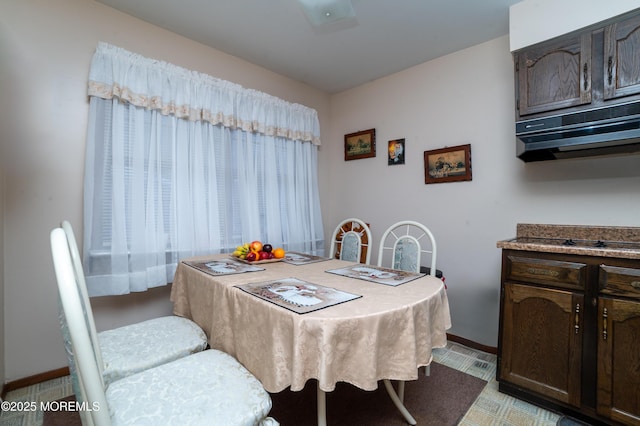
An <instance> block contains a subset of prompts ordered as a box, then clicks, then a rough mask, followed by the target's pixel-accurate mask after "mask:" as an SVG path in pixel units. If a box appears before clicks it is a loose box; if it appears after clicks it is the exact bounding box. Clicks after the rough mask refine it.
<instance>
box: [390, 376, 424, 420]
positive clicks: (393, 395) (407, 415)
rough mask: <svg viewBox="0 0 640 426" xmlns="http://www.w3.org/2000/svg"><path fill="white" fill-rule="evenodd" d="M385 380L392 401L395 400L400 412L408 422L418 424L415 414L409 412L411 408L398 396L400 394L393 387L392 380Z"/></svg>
mask: <svg viewBox="0 0 640 426" xmlns="http://www.w3.org/2000/svg"><path fill="white" fill-rule="evenodd" d="M383 382H384V387H385V388H387V393H388V394H389V397H391V401H393V403H394V404H395V406H396V408H397V409H398V410H399V411H400V413H402V415H403V416H404V418H405V419H406V420H407V423H409V424H410V425H415V424H417V422H416V420H415V419H414V418H413V416H411V413H409V410H407V408H406V407H405V406H404V404H403V403H402V401H400V398H398V394H397V393H396V391H395V389H393V386H392V385H391V381H390V380H389V379H384V380H383Z"/></svg>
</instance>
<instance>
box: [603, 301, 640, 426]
mask: <svg viewBox="0 0 640 426" xmlns="http://www.w3.org/2000/svg"><path fill="white" fill-rule="evenodd" d="M598 333H599V336H598V393H597V399H598V408H597V409H598V414H600V415H603V416H605V417H608V418H611V419H612V420H615V421H618V422H620V423H623V424H628V425H640V398H639V397H638V396H639V395H640V393H639V392H640V350H639V346H638V345H639V344H638V341H639V340H640V302H638V301H629V300H622V299H613V298H609V297H600V298H599V301H598Z"/></svg>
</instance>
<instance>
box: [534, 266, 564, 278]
mask: <svg viewBox="0 0 640 426" xmlns="http://www.w3.org/2000/svg"><path fill="white" fill-rule="evenodd" d="M527 272H528V273H530V274H532V275H546V276H548V277H557V276H558V275H560V274H559V273H558V271H550V270H548V269H542V268H528V269H527Z"/></svg>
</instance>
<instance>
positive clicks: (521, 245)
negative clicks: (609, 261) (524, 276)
mask: <svg viewBox="0 0 640 426" xmlns="http://www.w3.org/2000/svg"><path fill="white" fill-rule="evenodd" d="M566 239H572V240H574V241H577V242H582V241H589V242H593V241H605V242H607V243H609V242H610V243H612V244H611V246H610V247H593V245H580V244H577V245H574V246H570V245H563V244H562V242H563V241H564V240H566ZM497 246H498V248H501V249H510V250H524V251H537V252H548V253H564V254H577V255H587V256H602V257H617V258H626V259H640V227H628V226H589V225H585V226H580V225H544V224H518V225H517V229H516V237H515V238H511V239H508V240H502V241H498V243H497Z"/></svg>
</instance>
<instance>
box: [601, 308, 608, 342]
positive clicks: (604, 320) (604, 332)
mask: <svg viewBox="0 0 640 426" xmlns="http://www.w3.org/2000/svg"><path fill="white" fill-rule="evenodd" d="M607 317H608V315H607V308H604V309H603V310H602V340H607Z"/></svg>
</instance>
